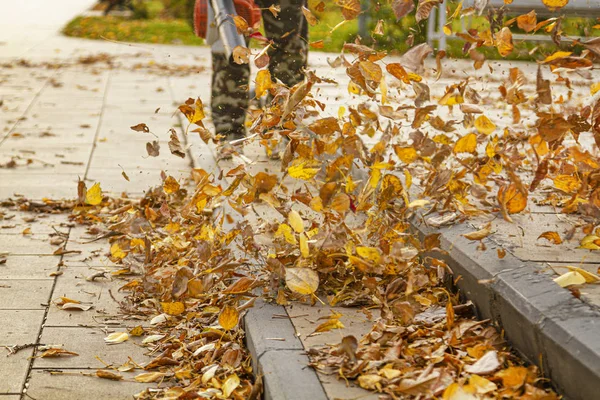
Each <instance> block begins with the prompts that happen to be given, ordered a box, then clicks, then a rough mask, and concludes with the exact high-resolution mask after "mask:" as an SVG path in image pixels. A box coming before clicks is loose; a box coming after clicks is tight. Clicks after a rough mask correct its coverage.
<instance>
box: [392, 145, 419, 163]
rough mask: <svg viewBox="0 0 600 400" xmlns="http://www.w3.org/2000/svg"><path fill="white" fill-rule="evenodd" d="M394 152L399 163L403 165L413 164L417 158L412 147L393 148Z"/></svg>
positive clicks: (415, 151)
mask: <svg viewBox="0 0 600 400" xmlns="http://www.w3.org/2000/svg"><path fill="white" fill-rule="evenodd" d="M394 152H395V153H396V155H397V156H398V158H399V159H400V161H402V162H403V163H405V164H410V163H412V162H414V161H415V160H416V159H417V158H419V154H418V153H417V150H415V149H414V148H413V147H401V146H394Z"/></svg>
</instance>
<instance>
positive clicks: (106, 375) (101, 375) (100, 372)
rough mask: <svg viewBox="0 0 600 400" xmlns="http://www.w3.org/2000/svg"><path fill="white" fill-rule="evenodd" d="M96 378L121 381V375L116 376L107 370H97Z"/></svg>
mask: <svg viewBox="0 0 600 400" xmlns="http://www.w3.org/2000/svg"><path fill="white" fill-rule="evenodd" d="M96 376H97V377H98V378H102V379H109V380H111V381H120V380H123V375H120V374H117V373H116V372H112V371H109V370H107V369H99V370H97V371H96Z"/></svg>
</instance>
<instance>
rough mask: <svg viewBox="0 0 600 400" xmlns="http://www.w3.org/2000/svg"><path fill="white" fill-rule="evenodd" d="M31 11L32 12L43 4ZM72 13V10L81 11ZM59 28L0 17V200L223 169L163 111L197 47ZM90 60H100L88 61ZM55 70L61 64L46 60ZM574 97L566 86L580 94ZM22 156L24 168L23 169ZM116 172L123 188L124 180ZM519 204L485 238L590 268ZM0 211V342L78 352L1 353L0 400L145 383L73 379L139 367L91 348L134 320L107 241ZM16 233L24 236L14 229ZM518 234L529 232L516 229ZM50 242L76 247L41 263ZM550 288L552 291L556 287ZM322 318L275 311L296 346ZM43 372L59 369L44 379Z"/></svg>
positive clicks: (358, 324) (187, 79)
mask: <svg viewBox="0 0 600 400" xmlns="http://www.w3.org/2000/svg"><path fill="white" fill-rule="evenodd" d="M87 3H91V2H89V1H88V2H87ZM35 4H36V7H37V6H39V7H37V8H36V10H38V12H39V13H41V14H42V15H43V12H44V9H43V2H38V3H35ZM61 4H63V5H64V6H65V10H66V11H65V14H64V16H63V18H64V17H66V18H68V17H69V16H70V15H72V14H73V12H72V6H73V4H72V1H71V2H70V3H69V2H64V3H61ZM67 6H70V7H71V8H68V7H67ZM32 7H33V6H32ZM78 7H79V8H85V7H84V4H82V3H80V5H79V6H78ZM67 11H68V12H67ZM67 15H68V16H67ZM13 16H14V17H15V18H17V16H16V15H13ZM31 18H33V17H31ZM1 21H2V20H0V22H1ZM60 23H62V22H60V21H59V22H56V21H54V22H52V23H49V24H48V25H46V26H45V27H42V28H43V29H42V28H40V29H37V30H33V28H32V30H31V32H32V34H31V37H29V38H26V37H23V36H19V35H17V34H16V33H15V31H14V30H13V31H11V30H10V28H7V25H6V24H5V25H2V24H1V23H0V26H2V28H0V42H2V43H0V64H2V65H3V67H1V68H0V101H1V102H2V103H1V104H2V105H1V106H0V108H1V110H2V112H1V114H0V164H5V163H7V162H10V161H11V160H14V161H15V162H16V163H17V167H16V168H13V169H5V168H0V201H2V200H5V199H8V198H13V199H14V198H19V197H21V196H22V197H26V198H28V199H32V200H37V201H42V200H43V198H54V199H59V198H74V197H75V196H76V187H77V181H78V179H79V178H81V179H84V180H85V181H86V183H87V185H88V187H90V186H91V185H92V184H93V183H95V182H100V183H101V185H102V188H103V191H104V192H106V193H109V194H112V195H115V196H119V195H121V193H122V192H127V194H128V196H132V197H139V196H140V195H141V194H142V193H143V192H144V191H145V190H147V189H148V188H149V187H150V186H152V185H155V184H157V183H159V182H160V177H159V174H160V171H162V170H164V171H166V172H167V173H169V174H171V175H173V176H175V177H177V178H180V179H186V178H187V177H188V175H189V172H190V170H191V168H192V167H202V168H204V169H206V170H210V171H214V172H218V170H219V169H225V168H227V167H228V165H227V163H220V164H217V163H216V162H215V158H214V153H213V150H212V149H210V148H208V147H207V146H205V145H204V144H202V143H201V142H200V141H199V139H198V138H196V137H195V136H189V137H184V136H183V134H182V133H183V130H182V128H181V126H180V121H179V119H178V117H177V116H174V114H173V112H174V110H175V108H176V105H178V104H180V103H181V102H182V101H184V100H185V99H186V98H188V97H196V96H200V97H201V98H202V99H208V97H209V80H210V75H209V73H208V72H207V71H206V70H205V69H203V68H206V67H207V66H208V65H209V64H208V57H209V54H208V51H207V49H205V48H186V47H176V46H148V45H131V46H128V45H124V44H115V43H109V42H90V41H83V40H76V39H67V38H63V37H60V36H59V35H56V34H55V32H56V29H58V28H57V27H59V26H60ZM101 54H106V55H107V56H104V55H103V56H101V57H99V56H100V55H101ZM90 55H93V56H95V57H96V59H95V60H96V62H93V63H86V64H83V63H81V62H79V61H78V60H79V58H80V57H86V56H90ZM326 57H327V55H319V54H313V55H311V66H313V67H314V68H316V69H317V70H318V73H319V74H320V75H322V76H326V77H330V78H335V79H338V80H339V81H340V82H341V85H340V86H335V85H324V86H323V87H322V89H321V91H320V92H319V95H318V96H319V100H321V101H323V102H325V103H326V104H327V106H328V110H327V112H328V113H330V114H331V115H336V113H337V108H338V107H339V106H340V105H345V106H347V105H348V104H351V103H353V102H358V99H352V98H349V96H348V95H347V92H346V90H345V82H346V81H347V78H345V73H344V71H343V69H337V70H333V69H331V68H329V66H328V65H327V63H326ZM18 59H26V60H29V62H30V63H31V64H30V65H27V64H26V63H17V62H16V60H18ZM93 60H94V59H92V61H93ZM106 60H109V61H110V63H112V67H111V64H109V63H106V62H105V61H106ZM48 62H52V64H48ZM57 62H58V63H61V64H62V65H61V66H57V65H56V64H55V63H57ZM45 63H46V64H45ZM453 65H455V70H452V69H450V68H448V69H447V71H446V72H447V73H446V74H445V75H444V77H442V79H440V80H439V81H438V82H437V83H435V84H432V85H431V86H432V91H433V92H434V95H439V94H440V93H443V90H444V88H445V86H446V85H447V84H449V83H453V82H454V79H451V78H449V77H448V76H449V75H452V74H460V66H461V65H462V64H460V63H454V64H453ZM492 65H493V66H494V68H496V70H495V75H494V77H495V78H497V79H496V80H494V81H492V82H489V81H482V82H479V85H480V88H481V90H495V87H494V85H496V87H497V85H498V82H499V81H500V80H501V79H504V77H505V76H506V73H507V71H508V68H510V67H511V66H513V65H512V64H510V63H493V64H492ZM176 66H186V67H185V69H186V71H187V72H186V73H185V74H174V73H168V71H170V70H169V69H168V68H170V67H176ZM519 67H520V68H522V69H528V70H534V69H535V66H534V65H527V64H520V65H519ZM194 68H195V70H194V71H192V69H194ZM457 70H458V72H457ZM446 75H448V76H446ZM584 89H586V88H579V89H576V91H577V90H579V92H578V93H579V95H581V93H582V92H583V91H584ZM576 95H577V94H576ZM157 109H159V110H158V112H155V110H157ZM490 117H492V116H490ZM495 118H496V119H495V122H497V124H498V125H499V126H500V127H501V126H502V125H503V124H504V125H506V124H507V122H506V119H507V118H506V116H505V115H504V110H499V111H498V115H497V116H495ZM524 120H525V121H526V123H531V122H532V119H531V116H527V115H525V116H524ZM142 122H143V123H146V124H147V125H148V126H149V127H150V129H151V131H152V132H154V133H155V134H156V135H158V136H159V139H158V140H159V141H160V144H161V148H162V151H161V155H160V156H159V157H156V158H148V157H147V156H146V150H145V142H147V141H149V140H154V137H152V136H151V135H150V134H147V133H140V132H134V131H132V130H131V129H129V127H130V126H133V125H136V124H138V123H142ZM171 127H175V128H177V130H178V134H180V135H181V140H182V141H183V142H187V143H188V144H189V145H190V146H192V149H194V152H193V155H194V162H193V163H192V161H191V160H190V158H189V157H186V158H185V159H180V158H176V157H174V156H172V155H170V154H169V152H168V150H167V149H168V146H167V141H168V134H167V131H168V129H169V128H171ZM373 140H375V139H373ZM245 155H246V156H247V157H248V158H249V159H251V160H252V161H253V163H252V164H250V165H248V169H249V170H255V169H256V170H258V169H271V170H277V169H278V167H277V165H276V164H274V163H271V162H269V161H268V160H267V159H266V157H264V156H263V155H262V153H261V152H260V150H259V149H255V148H254V149H253V148H252V147H250V148H249V149H248V150H247V151H246V153H245ZM15 156H17V158H15ZM28 158H30V159H34V161H33V162H32V163H31V164H27V163H26V160H27V159H28ZM122 171H125V172H126V174H127V175H128V176H129V177H130V181H127V180H125V179H124V178H123V176H122ZM530 208H531V213H530V214H526V215H523V216H520V217H518V218H517V219H516V221H517V223H516V224H513V225H510V224H507V223H504V222H502V221H496V223H495V228H496V229H497V232H496V236H495V237H496V238H497V240H498V242H499V243H501V245H502V246H504V247H505V248H507V249H508V250H509V251H511V252H512V253H514V255H516V256H517V257H518V258H520V259H521V260H523V261H536V262H544V263H549V264H550V265H552V266H560V265H565V263H570V264H571V265H572V264H577V265H579V263H583V264H582V265H583V267H585V268H589V269H590V271H592V272H595V270H596V269H597V268H598V265H599V264H600V257H599V256H598V255H597V253H590V252H587V251H579V250H575V247H576V245H575V244H576V241H577V240H579V239H580V237H578V236H576V237H574V238H573V239H572V240H571V241H569V242H565V243H564V244H563V245H561V246H546V245H544V244H541V243H539V242H536V241H535V238H537V236H539V233H541V232H543V231H548V230H556V231H559V232H562V231H563V230H566V229H568V227H569V226H572V224H573V223H576V222H574V221H570V220H568V218H567V217H563V216H560V217H559V216H556V215H555V213H554V212H548V211H547V210H546V209H542V208H539V207H536V206H531V207H530ZM257 210H258V211H257V213H256V215H250V216H249V218H254V219H255V220H257V221H258V220H259V218H271V217H273V214H272V211H265V210H263V211H264V212H265V214H262V215H261V214H260V211H261V208H260V207H259V208H257ZM0 212H1V213H2V214H0V216H1V218H0V259H5V260H6V261H5V263H3V264H0V346H7V347H10V346H15V345H25V344H35V345H40V344H45V345H57V344H63V345H64V347H65V349H67V350H69V351H74V352H76V353H78V354H79V356H77V357H70V358H67V357H64V358H60V359H43V358H33V359H32V358H31V357H32V356H33V355H34V349H33V348H27V349H25V350H21V351H19V352H18V353H17V354H15V355H13V356H10V357H4V354H0V357H2V362H0V376H1V377H3V378H4V379H2V380H1V381H0V400H5V399H6V400H16V399H20V398H22V397H21V394H22V393H23V392H26V393H27V394H28V395H29V396H31V397H32V398H35V399H59V398H60V399H80V398H82V397H84V396H85V397H89V398H94V399H118V398H123V399H125V398H131V394H132V393H136V392H139V391H141V390H142V389H143V388H144V385H143V384H139V383H134V382H119V383H115V382H110V381H104V380H100V379H93V378H88V377H85V376H78V374H79V373H80V372H86V373H89V372H94V371H95V370H96V369H97V368H102V367H103V366H104V365H105V364H113V365H120V364H123V363H125V362H126V361H127V360H128V357H132V358H133V360H134V361H135V362H137V363H143V362H144V361H145V360H147V359H148V358H147V356H146V355H144V353H143V350H142V348H141V347H139V346H136V341H135V340H130V341H128V342H126V343H123V344H119V345H115V346H107V345H106V344H105V343H104V340H103V338H104V337H105V336H106V335H107V334H108V333H110V332H114V331H123V330H125V329H127V328H131V327H134V326H136V325H139V324H141V323H142V322H140V321H135V320H123V318H122V316H120V315H119V308H118V305H117V302H116V301H118V300H119V298H120V296H121V295H120V294H119V292H118V288H119V287H120V286H122V285H123V281H122V280H121V279H120V278H119V277H118V276H112V275H111V274H110V272H111V271H114V270H115V267H114V266H112V265H111V264H110V262H109V261H108V259H107V258H106V253H107V249H108V244H107V241H105V240H100V241H94V242H89V241H90V240H91V239H93V238H94V236H93V235H89V234H87V233H86V232H85V230H84V229H82V228H81V227H76V226H74V225H71V224H69V223H68V222H67V221H66V218H64V217H63V216H37V217H34V216H33V215H32V214H31V213H24V212H17V211H6V210H4V209H0ZM569 218H570V217H569ZM26 229H30V231H31V232H30V233H23V232H24V231H25V230H26ZM523 231H527V232H528V234H527V235H523V234H522V232H523ZM26 232H29V231H26ZM58 248H64V249H65V250H67V251H71V250H74V251H77V253H69V254H65V255H62V256H55V255H53V253H54V252H55V251H56V250H57V249H58ZM508 267H510V266H508ZM508 267H507V268H508ZM103 271H107V272H108V273H107V274H106V275H105V277H101V278H98V279H94V280H88V279H86V278H88V277H90V276H92V275H94V274H96V273H98V272H103ZM550 271H551V270H550ZM546 272H547V271H542V273H546ZM556 290H557V291H561V290H563V289H560V288H558V287H557V288H556ZM582 292H583V293H582V294H583V297H585V298H587V299H588V301H590V302H591V303H595V304H599V303H600V301H599V300H598V291H597V287H592V286H589V287H585V289H584V290H583V291H582ZM60 296H64V297H69V298H73V299H77V300H80V301H82V302H84V303H85V304H89V305H91V306H93V308H92V309H90V310H88V311H83V312H76V311H66V310H62V309H59V308H58V307H57V306H56V304H55V303H54V300H56V299H57V298H59V297H60ZM113 297H114V299H113ZM327 312H328V311H327V310H323V309H321V308H314V307H307V306H303V305H294V306H293V307H288V309H287V314H288V315H289V316H290V317H292V318H291V321H292V323H293V325H294V327H295V329H296V332H297V334H298V336H299V337H300V339H301V341H302V343H303V345H304V346H306V347H308V346H314V345H316V346H318V345H323V344H325V343H332V342H336V341H339V339H340V332H337V331H333V332H329V333H327V334H324V335H319V336H314V337H307V335H308V333H310V332H312V330H314V321H316V320H317V319H318V317H320V316H321V315H323V314H324V313H327ZM342 313H343V314H345V317H344V319H343V322H344V324H345V325H346V326H347V329H346V330H345V331H344V332H343V334H344V335H346V334H355V335H356V336H357V337H359V336H360V335H361V334H362V333H365V332H366V330H368V329H369V327H370V325H371V321H369V319H368V318H367V317H366V316H365V315H364V314H361V313H360V312H359V311H356V310H343V311H342ZM271 318H277V316H275V315H273V316H272V317H271ZM0 353H1V352H0ZM38 354H39V353H38ZM55 369H58V370H60V371H63V372H64V371H67V372H69V374H64V373H63V374H60V375H51V374H50V373H49V372H48V370H55ZM320 379H321V382H322V384H323V386H324V388H325V390H326V392H327V393H328V395H329V397H331V398H375V396H374V395H370V394H369V393H367V392H365V391H363V390H362V389H356V388H346V387H345V386H344V384H343V383H342V382H340V381H337V380H335V378H332V377H320ZM23 398H24V397H23Z"/></svg>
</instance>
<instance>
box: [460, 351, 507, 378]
mask: <svg viewBox="0 0 600 400" xmlns="http://www.w3.org/2000/svg"><path fill="white" fill-rule="evenodd" d="M498 368H500V361H499V360H498V352H497V351H495V350H492V351H488V352H487V353H485V354H484V355H483V356H482V357H481V358H480V359H479V360H477V361H476V362H475V364H472V365H465V372H468V373H470V374H477V375H487V374H491V373H492V372H494V371H495V370H497V369H498Z"/></svg>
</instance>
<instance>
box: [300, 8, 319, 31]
mask: <svg viewBox="0 0 600 400" xmlns="http://www.w3.org/2000/svg"><path fill="white" fill-rule="evenodd" d="M302 14H304V18H306V21H307V22H308V24H309V25H310V26H315V25H316V24H318V23H319V20H318V19H317V17H315V16H314V14H313V13H312V12H311V11H310V10H309V9H308V8H306V7H304V6H302Z"/></svg>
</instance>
